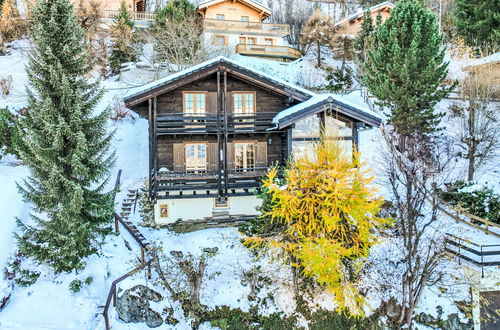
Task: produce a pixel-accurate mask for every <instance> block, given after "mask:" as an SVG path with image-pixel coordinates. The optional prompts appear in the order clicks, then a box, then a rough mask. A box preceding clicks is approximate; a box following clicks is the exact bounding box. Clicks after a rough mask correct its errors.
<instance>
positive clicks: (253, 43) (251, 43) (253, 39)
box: [247, 37, 257, 45]
mask: <svg viewBox="0 0 500 330" xmlns="http://www.w3.org/2000/svg"><path fill="white" fill-rule="evenodd" d="M256 43H257V38H252V37H248V38H247V44H249V45H255V44H256Z"/></svg>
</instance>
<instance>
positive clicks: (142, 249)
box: [141, 247, 145, 264]
mask: <svg viewBox="0 0 500 330" xmlns="http://www.w3.org/2000/svg"><path fill="white" fill-rule="evenodd" d="M144 263H145V259H144V248H143V247H141V264H144Z"/></svg>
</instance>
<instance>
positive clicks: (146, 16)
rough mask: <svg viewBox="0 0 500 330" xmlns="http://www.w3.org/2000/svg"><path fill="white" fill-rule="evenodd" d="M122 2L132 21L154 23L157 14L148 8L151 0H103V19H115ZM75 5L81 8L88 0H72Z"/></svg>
mask: <svg viewBox="0 0 500 330" xmlns="http://www.w3.org/2000/svg"><path fill="white" fill-rule="evenodd" d="M122 1H125V5H126V6H127V8H128V10H129V12H130V15H131V16H132V19H133V20H135V21H153V20H154V18H155V14H154V13H153V12H149V11H148V6H150V4H149V3H148V2H150V1H151V0H149V1H148V0H101V1H99V4H100V6H101V10H102V15H103V17H102V18H103V19H112V18H114V17H115V16H116V15H117V14H118V11H119V9H120V4H121V2H122ZM71 2H72V3H73V5H75V6H79V5H81V4H83V5H85V4H86V3H87V2H88V0H83V1H80V0H71Z"/></svg>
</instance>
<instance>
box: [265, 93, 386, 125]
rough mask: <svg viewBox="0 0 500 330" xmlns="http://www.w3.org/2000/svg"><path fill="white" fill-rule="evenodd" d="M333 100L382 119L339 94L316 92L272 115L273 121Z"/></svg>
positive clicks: (278, 120) (275, 121) (374, 117)
mask: <svg viewBox="0 0 500 330" xmlns="http://www.w3.org/2000/svg"><path fill="white" fill-rule="evenodd" d="M335 101H337V102H338V103H340V104H342V105H344V106H347V107H351V108H353V109H355V110H356V111H357V112H359V113H360V114H363V115H366V116H368V117H373V119H375V120H382V118H381V116H380V115H379V114H378V113H375V112H373V111H371V110H370V109H368V108H366V107H362V106H360V105H359V104H355V103H352V102H350V101H348V100H347V99H346V98H345V97H343V96H341V95H337V94H331V93H329V94H316V95H314V96H313V97H311V98H310V99H309V100H307V101H304V102H302V103H299V104H297V105H294V106H292V107H290V108H288V109H285V110H283V111H281V112H280V113H278V114H277V115H276V117H274V119H273V123H276V124H278V123H279V122H280V121H282V120H283V119H285V118H286V117H289V116H292V115H294V114H297V113H299V112H301V111H302V110H305V109H307V108H309V107H312V106H315V105H317V104H320V103H324V102H335Z"/></svg>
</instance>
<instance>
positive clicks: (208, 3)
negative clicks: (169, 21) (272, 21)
mask: <svg viewBox="0 0 500 330" xmlns="http://www.w3.org/2000/svg"><path fill="white" fill-rule="evenodd" d="M224 1H227V0H207V1H202V2H200V3H199V4H198V7H196V9H201V8H205V7H210V6H212V5H215V4H218V3H221V2H224ZM240 1H241V2H246V3H247V4H249V5H250V6H253V7H257V8H259V9H261V10H263V11H266V12H268V13H269V14H271V9H270V8H269V7H267V6H264V5H263V4H261V3H258V2H256V1H252V0H240Z"/></svg>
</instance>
